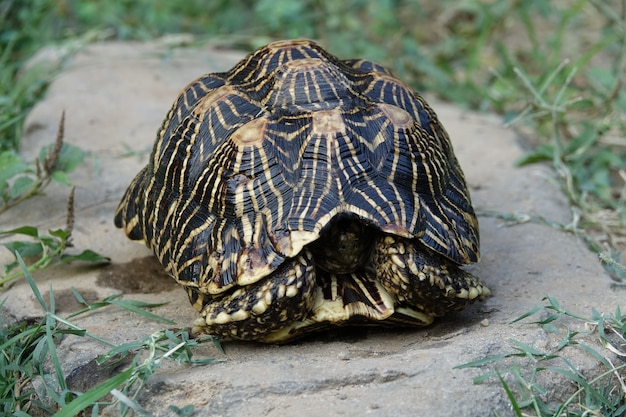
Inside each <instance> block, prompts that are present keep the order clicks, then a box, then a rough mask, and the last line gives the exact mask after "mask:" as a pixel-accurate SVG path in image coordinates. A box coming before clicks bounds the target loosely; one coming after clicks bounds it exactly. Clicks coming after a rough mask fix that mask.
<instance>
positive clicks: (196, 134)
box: [115, 40, 489, 341]
mask: <svg viewBox="0 0 626 417" xmlns="http://www.w3.org/2000/svg"><path fill="white" fill-rule="evenodd" d="M115 224H116V225H117V226H118V227H121V228H123V229H124V231H125V232H126V234H127V235H128V237H129V238H131V239H136V240H143V241H144V242H145V243H146V245H147V246H148V247H149V248H150V249H152V250H153V251H154V253H155V255H156V256H157V258H158V259H159V261H160V262H161V264H162V265H163V267H164V268H165V269H166V270H167V271H168V272H169V273H170V274H171V275H172V276H173V277H174V278H175V279H176V280H177V281H178V282H179V283H180V284H182V285H183V286H185V287H186V288H187V290H188V293H189V297H190V300H191V302H192V304H193V305H194V307H195V308H196V309H198V310H199V311H200V312H201V313H202V314H203V316H204V318H203V319H202V321H200V322H198V324H199V326H198V327H199V328H201V330H203V331H205V332H208V333H212V334H217V335H219V336H221V337H224V338H234V339H261V340H266V341H282V340H288V339H291V338H293V337H297V336H300V335H301V334H304V333H306V332H308V331H311V330H314V329H318V328H322V327H326V326H328V325H334V324H344V323H352V322H355V323H360V322H373V321H374V322H375V321H379V322H383V321H384V322H385V323H384V324H386V323H392V324H393V323H400V324H410V325H425V324H429V323H430V322H431V321H432V317H434V316H439V315H442V314H445V313H446V312H447V311H450V310H456V309H459V308H462V307H463V306H465V305H466V304H468V303H469V302H471V301H473V300H474V299H482V298H483V297H484V296H485V295H488V293H489V290H488V289H487V288H486V287H485V286H483V285H482V284H481V283H480V282H479V281H478V280H477V279H476V278H474V277H473V276H472V275H470V274H469V273H467V272H465V271H463V270H461V269H459V268H458V266H459V265H465V264H470V263H473V262H476V261H477V260H478V258H479V234H478V222H477V220H476V216H475V214H474V210H473V208H472V205H471V201H470V196H469V192H468V190H467V185H466V183H465V179H464V175H463V172H462V171H461V168H460V166H459V163H458V161H457V159H456V157H455V155H454V153H453V149H452V146H451V143H450V140H449V137H448V134H447V133H446V131H445V130H444V128H443V126H442V125H441V124H440V122H439V120H438V119H437V116H436V114H435V113H434V111H433V110H432V109H431V108H430V107H429V106H428V104H427V103H426V102H425V101H424V99H423V98H422V97H421V96H420V95H418V94H417V93H416V92H414V91H413V90H411V89H410V88H409V87H408V86H406V85H405V84H404V83H402V82H401V81H399V80H398V79H396V78H394V77H393V76H392V75H391V73H390V72H389V71H387V70H386V69H385V68H383V67H381V66H379V65H377V64H375V63H372V62H370V61H366V60H339V59H337V58H335V57H334V56H332V55H330V54H329V53H328V52H326V51H325V50H324V49H322V48H321V47H320V46H319V45H317V44H316V43H314V42H311V41H303V40H295V41H280V42H274V43H271V44H269V45H267V46H265V47H262V48H260V49H258V50H257V51H255V52H253V53H252V54H250V55H249V56H247V57H246V58H245V59H243V60H242V61H241V62H240V63H239V64H237V65H236V66H235V67H234V68H233V69H231V70H230V71H228V72H225V73H214V74H207V75H204V76H202V77H200V78H198V79H197V80H195V81H193V82H191V83H190V84H189V85H187V87H185V89H184V90H183V91H182V93H181V94H180V96H179V97H178V99H177V100H176V102H175V103H174V105H173V106H172V108H171V110H170V111H169V113H168V114H167V117H166V118H165V121H164V122H163V125H162V127H161V128H160V130H159V131H158V134H157V139H156V142H155V144H154V148H153V151H152V154H151V157H150V160H149V163H148V165H147V166H146V167H145V168H144V169H143V170H142V171H141V172H140V173H139V174H138V175H137V176H136V178H135V179H134V180H133V182H132V183H131V184H130V186H129V188H128V190H127V191H126V194H125V195H124V197H123V199H122V201H121V203H120V205H119V208H118V209H117V212H116V214H115ZM400 252H404V253H400ZM399 256H400V257H399ZM399 269H402V270H403V271H405V272H406V273H405V272H398V270H399ZM403 274H404V275H407V276H408V278H407V277H404V276H403ZM426 281H428V282H426ZM425 282H426V283H425ZM255 306H256V309H255ZM326 310H328V311H331V312H332V314H331V313H324V314H322V311H326ZM370 310H373V312H371V311H370Z"/></svg>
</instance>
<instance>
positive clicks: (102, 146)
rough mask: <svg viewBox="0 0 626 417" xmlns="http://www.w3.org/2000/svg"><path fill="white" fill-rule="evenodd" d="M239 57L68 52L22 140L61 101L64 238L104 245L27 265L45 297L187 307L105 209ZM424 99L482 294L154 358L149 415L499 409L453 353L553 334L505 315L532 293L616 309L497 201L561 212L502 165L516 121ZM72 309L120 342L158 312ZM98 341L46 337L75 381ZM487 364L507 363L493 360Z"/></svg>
mask: <svg viewBox="0 0 626 417" xmlns="http://www.w3.org/2000/svg"><path fill="white" fill-rule="evenodd" d="M242 56H243V53H241V52H237V51H226V50H216V49H212V48H211V47H209V46H206V47H202V48H200V49H192V48H179V49H175V50H173V51H172V50H171V49H170V48H168V46H167V45H164V44H161V43H159V42H154V43H115V42H113V43H101V44H96V45H92V46H89V47H87V48H85V49H84V50H83V51H81V52H80V53H78V54H77V55H75V56H74V57H73V59H72V60H71V62H70V63H69V64H68V65H67V67H66V68H65V69H64V71H62V73H61V74H60V75H59V76H58V77H57V78H56V79H55V80H54V82H53V83H52V84H51V86H50V88H49V91H48V93H47V96H46V98H45V99H44V100H43V101H41V102H40V103H39V104H38V105H37V106H36V107H35V108H34V109H33V110H32V112H31V114H30V115H29V116H28V119H27V122H26V129H25V132H26V133H25V137H24V139H23V153H24V155H25V156H26V157H28V158H32V157H33V156H34V155H36V154H37V152H38V150H39V149H40V148H41V147H42V146H44V145H47V144H49V143H51V142H52V141H53V140H54V138H55V135H56V129H57V124H58V120H59V117H60V115H61V112H62V111H63V110H65V113H66V125H65V131H66V141H67V142H68V143H72V144H74V145H77V146H80V147H81V148H83V149H85V150H87V151H88V152H89V158H88V163H87V164H84V165H83V166H81V167H80V168H79V169H78V170H77V171H76V172H75V173H73V174H72V176H71V179H72V181H73V182H74V183H75V184H76V186H77V188H76V212H75V218H76V222H75V230H74V234H73V236H74V240H73V242H74V246H75V250H76V251H77V252H78V251H79V250H83V249H87V248H89V249H92V250H95V251H97V252H99V253H101V254H103V255H105V256H109V257H110V258H111V259H112V264H111V265H110V266H105V267H101V268H96V267H93V266H86V265H80V264H77V265H64V266H60V267H51V268H48V269H46V270H44V271H40V272H38V273H36V274H35V279H36V281H37V283H38V285H39V286H40V288H42V289H45V290H47V289H48V288H49V286H52V288H53V291H54V294H55V300H56V305H57V309H58V311H60V312H62V313H69V312H71V311H75V310H76V309H77V303H76V301H75V299H74V297H73V293H72V290H71V289H72V288H74V289H75V290H76V291H78V292H80V293H81V294H82V295H83V296H84V297H86V298H88V299H89V300H96V299H101V298H103V297H107V296H111V295H115V294H119V293H123V294H124V298H127V299H136V300H142V301H148V302H158V303H162V302H165V303H167V304H165V305H163V306H161V307H158V308H155V309H153V312H154V313H157V314H159V315H162V316H164V317H167V318H169V319H171V320H174V321H175V322H176V323H177V325H178V326H187V325H189V324H190V323H191V322H192V321H193V320H194V319H195V318H196V313H195V311H194V310H193V309H192V308H191V306H190V305H189V302H188V300H187V296H186V294H185V291H183V290H182V289H181V288H179V287H177V285H176V284H175V283H174V281H173V280H172V279H171V278H169V277H167V275H165V274H164V273H163V272H162V270H161V269H160V268H159V266H158V264H156V263H155V262H154V260H153V258H152V255H151V254H150V252H149V250H148V249H147V248H146V247H144V246H143V245H140V244H137V243H134V242H131V241H129V240H128V239H127V238H126V237H125V236H124V234H123V232H122V231H120V230H117V229H116V228H115V227H114V226H113V223H112V219H113V213H114V211H115V208H116V206H117V204H118V202H119V200H120V198H121V196H122V193H123V192H124V190H125V189H126V187H127V186H128V184H129V182H130V181H131V179H132V178H133V177H134V176H135V174H136V173H137V172H138V171H139V170H140V169H141V168H142V167H143V166H144V165H145V163H146V161H147V156H148V155H147V150H149V149H150V146H151V144H152V142H153V140H154V137H155V132H156V130H157V128H158V127H159V125H160V123H161V121H162V119H163V117H164V116H165V114H166V112H167V111H168V110H169V108H170V106H171V104H172V102H173V101H174V99H175V98H176V96H177V94H178V92H179V91H180V90H181V89H182V88H183V87H184V86H185V85H186V84H187V83H188V82H189V81H191V80H193V79H195V78H196V77H198V76H199V75H201V74H203V73H206V72H214V71H222V70H226V69H228V68H230V67H231V66H232V65H233V64H234V63H236V62H237V61H238V60H239V59H240V58H241V57H242ZM431 105H432V106H433V107H434V108H435V110H436V111H437V113H438V115H439V118H440V120H441V121H442V122H443V124H444V126H446V128H447V130H448V132H449V133H450V136H451V138H452V141H453V144H454V148H455V152H456V155H457V157H458V159H459V161H460V163H461V166H462V167H463V169H464V171H465V175H466V178H467V181H468V183H469V186H470V190H471V193H472V199H473V202H474V207H475V208H476V209H477V211H478V213H479V221H480V225H481V243H482V245H481V251H482V260H481V261H480V262H479V263H478V264H476V265H473V266H471V267H469V268H468V270H469V271H471V272H472V273H473V274H475V275H476V276H478V277H480V278H481V280H482V281H483V282H484V283H485V284H486V285H487V286H488V287H489V288H490V289H491V290H492V292H493V296H492V297H490V298H489V299H487V300H486V301H485V302H484V303H476V304H474V305H472V306H471V307H470V308H468V309H466V310H465V311H463V312H461V313H458V314H454V315H451V316H449V317H446V318H444V319H440V320H437V321H436V322H435V324H434V325H432V326H431V327H428V328H424V329H420V330H400V329H398V330H395V329H378V328H356V329H337V330H335V331H330V332H324V333H321V334H317V335H313V336H311V337H308V338H306V339H304V340H300V341H298V342H296V343H292V344H289V345H285V346H274V345H263V344H258V343H235V342H229V343H224V344H223V348H224V353H223V352H221V351H219V350H218V349H217V348H215V347H214V346H213V345H212V344H210V343H208V344H206V345H203V346H202V347H201V348H200V349H199V351H198V353H197V355H200V356H202V355H206V356H210V357H214V358H216V359H218V361H216V362H214V363H212V364H210V365H207V366H183V365H177V364H170V365H166V366H164V367H163V368H161V369H160V370H159V371H158V372H157V373H156V374H155V375H153V376H152V377H151V378H150V379H149V381H148V384H147V387H146V391H145V392H144V394H143V395H142V396H141V398H140V402H141V403H142V405H144V406H145V407H146V408H147V409H148V410H149V411H150V412H152V413H153V414H154V415H156V416H166V415H174V413H173V412H172V411H170V410H169V408H168V407H169V406H170V405H174V406H176V407H179V408H182V407H184V406H186V405H188V404H192V405H194V407H195V409H196V413H195V414H194V415H195V416H224V415H228V416H255V417H256V416H263V415H272V416H292V415H299V416H317V415H328V416H361V415H365V414H367V415H372V416H415V415H428V416H433V417H437V416H449V415H464V416H470V417H471V416H486V415H493V414H494V413H498V414H499V415H500V416H510V415H513V412H512V410H511V408H510V405H509V402H508V400H507V399H506V394H505V392H504V390H503V388H502V386H501V384H500V383H499V382H498V381H497V380H495V379H491V380H488V381H487V382H485V383H483V384H480V385H476V384H473V382H472V381H473V378H475V377H476V376H478V375H480V374H481V373H483V372H484V370H482V371H481V370H478V369H472V368H469V369H456V368H455V366H457V365H460V364H463V363H467V362H470V361H474V360H477V359H480V358H484V357H486V356H492V355H498V354H502V353H508V352H511V351H512V350H513V349H512V347H511V346H510V344H509V343H508V341H509V340H510V339H515V340H520V341H523V342H524V343H527V344H531V345H534V346H537V347H538V348H548V347H549V346H551V345H553V344H554V343H555V340H554V338H555V336H554V335H552V334H549V333H546V332H545V331H544V330H542V329H541V328H540V327H538V326H536V325H530V324H523V323H513V324H512V323H511V321H512V320H513V319H515V318H516V317H519V316H520V315H522V314H523V313H525V312H527V311H528V310H530V309H531V308H533V307H535V306H537V305H541V304H543V302H542V298H543V297H545V296H547V295H550V296H553V297H555V298H557V299H558V300H559V301H560V302H561V304H562V305H563V306H564V307H565V308H566V309H568V310H569V311H572V312H574V313H578V314H582V315H590V314H591V309H592V308H595V309H596V310H598V311H599V312H604V313H609V314H610V313H611V312H613V311H614V310H615V308H616V307H617V306H619V305H620V303H621V307H622V309H624V307H625V306H624V304H623V303H624V293H623V292H622V293H620V292H615V291H613V290H612V289H611V280H610V278H609V277H608V276H607V275H606V274H605V273H604V272H603V270H602V268H601V266H600V264H599V263H598V261H597V259H596V257H595V256H594V255H593V254H592V253H590V252H589V251H588V250H587V248H586V247H585V245H584V243H583V242H581V241H580V240H579V239H578V238H577V237H576V236H573V235H570V234H566V233H564V232H561V231H557V230H555V229H553V228H550V227H548V226H546V225H542V224H536V223H532V222H518V224H515V225H512V224H509V223H505V222H504V221H503V220H500V219H498V216H497V215H495V214H510V213H517V214H519V216H518V218H519V219H523V218H524V217H523V215H541V216H544V217H545V218H547V219H550V220H552V221H555V222H560V223H565V224H566V223H568V222H570V221H571V219H570V212H569V209H568V205H567V203H566V201H565V199H564V198H563V197H562V195H561V193H560V192H559V190H558V188H557V187H556V186H555V183H554V181H553V180H552V178H551V172H550V170H548V169H547V168H545V167H542V166H538V165H535V166H529V167H524V168H515V167H514V161H515V160H516V159H517V158H518V157H520V156H521V155H522V150H521V148H520V146H519V145H518V138H517V137H516V136H515V133H514V132H512V131H510V130H507V129H505V128H504V127H503V126H502V123H501V121H500V119H499V118H498V117H496V116H492V115H482V114H476V113H472V112H469V111H464V110H461V109H459V108H457V107H454V106H452V105H449V104H444V103H439V102H436V101H431ZM129 150H131V151H132V152H129ZM129 155H130V156H129ZM69 191H70V190H69V189H68V188H66V187H63V186H60V185H52V186H50V188H49V189H48V190H47V191H46V195H44V196H39V197H36V198H33V199H31V200H29V201H27V202H25V203H23V204H22V205H21V206H20V208H18V209H14V210H12V211H9V212H8V213H6V214H3V216H2V219H1V220H2V224H1V227H0V229H8V228H12V227H16V226H19V225H24V224H30V225H35V226H38V227H40V228H41V229H42V230H47V229H54V228H58V227H62V226H63V225H64V224H65V220H64V216H65V208H66V201H67V197H68V195H69ZM494 213H495V214H494ZM9 261H12V259H11V256H10V254H9V253H8V252H6V251H3V252H0V262H2V263H6V262H9ZM0 297H1V298H2V299H5V298H6V301H5V303H4V305H3V307H2V309H3V312H2V313H3V316H4V317H5V318H6V317H9V318H12V319H14V320H22V319H27V318H32V317H36V316H38V315H39V316H40V315H41V314H42V313H41V310H40V309H39V307H38V303H36V301H35V298H34V296H33V294H32V291H31V289H30V288H29V286H28V284H27V283H26V282H25V281H24V280H20V281H17V282H16V283H15V284H14V285H12V286H11V287H10V288H9V289H8V290H6V292H4V293H2V294H0ZM72 320H73V321H74V322H75V323H76V324H78V325H80V326H82V327H84V328H86V329H88V330H89V331H90V332H91V333H93V334H96V335H100V336H102V337H105V338H107V339H110V340H113V341H115V342H119V343H122V342H128V341H132V340H135V339H137V338H139V337H141V336H143V335H147V334H151V333H153V332H156V331H158V330H161V329H162V328H163V327H164V325H163V324H161V323H157V322H154V321H150V320H148V319H146V318H144V317H142V316H139V315H136V314H133V313H131V312H128V311H125V310H121V309H119V308H115V307H113V306H112V307H107V308H106V309H103V310H98V311H95V312H93V313H89V314H85V315H82V316H79V317H76V318H73V319H72ZM572 326H574V327H573V330H574V331H580V330H584V329H582V328H577V327H576V326H579V327H580V324H577V323H572ZM590 343H595V342H593V341H591V342H590ZM108 349H109V347H107V346H104V345H101V344H98V343H96V342H94V341H91V340H89V339H86V338H75V337H66V338H65V339H63V340H62V341H61V342H60V344H59V347H58V350H59V356H60V358H61V361H62V364H63V368H64V371H65V372H66V375H72V380H73V381H78V382H76V384H77V386H78V387H80V388H81V389H87V388H88V386H89V381H91V382H92V383H95V382H96V379H100V378H101V377H98V378H96V376H97V375H96V374H98V375H102V374H101V373H100V370H98V371H96V370H94V368H93V363H94V362H93V361H94V359H95V358H96V357H97V356H98V355H100V354H102V353H104V352H107V351H108ZM597 349H600V350H601V349H602V347H600V346H599V345H598V346H597ZM603 352H604V353H603V354H607V355H610V353H609V352H608V351H603ZM568 355H570V356H568V359H569V360H571V361H572V363H574V364H576V365H577V366H579V368H580V370H581V371H583V372H585V373H587V374H588V375H592V374H593V373H594V372H597V365H596V363H595V362H594V361H593V360H592V359H591V358H589V357H588V356H585V355H583V354H581V353H580V352H579V351H576V350H571V352H568ZM499 366H501V367H502V369H505V366H506V363H505V362H503V363H501V364H499ZM113 369H115V368H113ZM103 372H104V371H103ZM111 372H114V371H111ZM81 373H82V375H81ZM91 374H94V376H93V378H90V377H89V375H91ZM107 375H108V374H107ZM545 386H546V389H547V392H546V397H547V398H558V397H559V396H562V395H566V394H567V393H570V394H571V392H572V390H573V389H574V388H575V387H572V386H571V385H569V384H564V383H563V381H562V380H558V379H555V380H553V381H550V380H548V381H545Z"/></svg>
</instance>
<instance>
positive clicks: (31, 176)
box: [0, 112, 85, 214]
mask: <svg viewBox="0 0 626 417" xmlns="http://www.w3.org/2000/svg"><path fill="white" fill-rule="evenodd" d="M64 126H65V112H63V114H62V115H61V121H60V122H59V128H58V130H57V136H56V140H55V142H54V144H53V145H51V146H49V147H46V148H43V149H42V150H41V153H40V156H39V158H37V159H36V160H35V162H34V163H32V164H27V163H26V162H25V161H24V160H23V159H22V158H21V157H20V156H19V155H18V154H17V153H16V152H15V151H12V150H7V151H3V152H1V153H0V166H1V167H2V168H1V169H0V196H1V197H2V201H1V205H0V214H2V213H3V212H5V211H7V210H8V209H10V208H11V207H14V206H16V205H18V204H19V203H21V202H23V201H25V200H27V199H29V198H31V197H33V196H35V195H38V194H41V193H42V191H43V190H44V189H45V188H46V187H47V186H48V185H49V184H50V182H52V181H56V182H58V183H60V184H63V185H67V186H71V185H72V184H71V182H70V180H69V178H68V174H69V173H71V172H72V171H74V170H75V169H76V167H77V166H78V165H80V164H81V163H82V162H83V160H84V158H85V153H84V152H83V150H82V149H80V148H79V147H77V146H73V145H69V144H66V143H63V136H64Z"/></svg>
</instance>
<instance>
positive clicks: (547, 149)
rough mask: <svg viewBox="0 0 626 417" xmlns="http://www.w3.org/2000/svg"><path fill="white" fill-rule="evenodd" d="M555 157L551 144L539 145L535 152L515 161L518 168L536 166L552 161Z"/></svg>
mask: <svg viewBox="0 0 626 417" xmlns="http://www.w3.org/2000/svg"><path fill="white" fill-rule="evenodd" d="M553 155H554V148H553V146H552V145H550V144H543V145H539V146H537V147H536V148H535V150H533V151H531V152H528V153H526V154H525V155H522V156H521V157H520V158H518V159H517V160H516V161H515V166H516V167H521V166H524V165H528V164H535V163H537V162H543V161H551V160H552V157H553Z"/></svg>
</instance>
